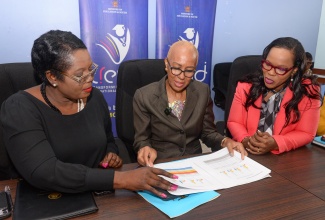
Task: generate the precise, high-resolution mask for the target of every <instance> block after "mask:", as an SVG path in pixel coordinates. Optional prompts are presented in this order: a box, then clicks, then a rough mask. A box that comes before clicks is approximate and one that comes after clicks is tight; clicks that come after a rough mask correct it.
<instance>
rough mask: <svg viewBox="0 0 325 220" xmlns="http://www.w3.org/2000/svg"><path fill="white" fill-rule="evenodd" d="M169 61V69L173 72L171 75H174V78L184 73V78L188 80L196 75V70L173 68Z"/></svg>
mask: <svg viewBox="0 0 325 220" xmlns="http://www.w3.org/2000/svg"><path fill="white" fill-rule="evenodd" d="M166 60H167V63H168V65H169V68H170V70H171V73H172V74H173V75H174V76H178V75H180V74H181V73H184V76H185V77H187V78H192V77H193V75H194V73H195V71H196V70H195V69H186V70H182V69H180V68H177V67H172V66H171V65H170V63H169V60H168V59H166Z"/></svg>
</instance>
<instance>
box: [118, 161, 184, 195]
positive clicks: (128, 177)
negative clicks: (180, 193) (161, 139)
mask: <svg viewBox="0 0 325 220" xmlns="http://www.w3.org/2000/svg"><path fill="white" fill-rule="evenodd" d="M158 175H163V176H166V177H169V178H172V179H177V178H178V177H177V176H176V175H173V174H171V173H168V172H167V171H165V170H162V169H158V168H153V167H141V168H138V169H135V170H129V171H125V172H115V175H114V189H128V190H132V191H138V190H147V191H150V192H152V193H154V194H155V195H157V196H159V197H161V198H166V197H167V195H165V194H164V193H161V192H159V191H158V190H157V189H155V188H157V187H158V188H161V189H164V190H176V189H177V186H176V185H174V184H172V183H170V182H168V181H167V180H165V179H164V178H162V177H160V176H158Z"/></svg>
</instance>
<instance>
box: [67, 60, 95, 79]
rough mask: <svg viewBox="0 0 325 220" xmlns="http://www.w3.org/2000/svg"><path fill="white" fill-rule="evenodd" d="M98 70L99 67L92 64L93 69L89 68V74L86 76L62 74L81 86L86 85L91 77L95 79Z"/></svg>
mask: <svg viewBox="0 0 325 220" xmlns="http://www.w3.org/2000/svg"><path fill="white" fill-rule="evenodd" d="M97 69H98V65H97V64H96V63H92V64H91V67H90V68H89V73H87V74H86V75H82V76H74V75H72V76H70V75H67V74H65V73H63V72H61V74H62V75H64V76H66V77H68V78H70V79H72V80H74V81H76V82H77V83H79V84H85V83H86V82H87V80H88V78H89V77H90V76H91V77H94V75H95V73H96V70H97Z"/></svg>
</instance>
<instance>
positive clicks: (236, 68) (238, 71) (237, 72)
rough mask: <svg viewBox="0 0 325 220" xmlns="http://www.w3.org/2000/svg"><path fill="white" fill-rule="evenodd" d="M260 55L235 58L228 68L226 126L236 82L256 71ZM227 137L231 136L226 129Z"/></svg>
mask: <svg viewBox="0 0 325 220" xmlns="http://www.w3.org/2000/svg"><path fill="white" fill-rule="evenodd" d="M261 60H262V56H261V55H247V56H241V57H238V58H236V59H235V60H234V61H233V63H232V65H231V68H230V74H229V81H228V90H227V96H226V104H225V118H224V121H225V125H226V126H227V120H228V116H229V111H230V107H231V104H232V100H233V99H234V95H235V91H236V86H237V82H238V80H239V79H241V78H242V77H243V76H245V75H247V74H249V73H252V72H255V71H257V70H258V69H259V68H260V66H261ZM226 134H227V136H231V135H230V132H229V131H228V129H227V130H226Z"/></svg>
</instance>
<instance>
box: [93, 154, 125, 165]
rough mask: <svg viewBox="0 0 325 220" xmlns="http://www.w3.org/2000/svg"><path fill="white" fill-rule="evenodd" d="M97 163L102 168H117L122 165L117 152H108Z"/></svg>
mask: <svg viewBox="0 0 325 220" xmlns="http://www.w3.org/2000/svg"><path fill="white" fill-rule="evenodd" d="M99 165H100V166H101V167H103V168H109V167H110V168H119V167H121V166H122V165H123V161H122V159H121V158H120V157H119V156H118V155H117V154H115V153H112V152H109V153H108V154H106V156H105V157H104V159H103V160H102V161H101V162H100V163H99Z"/></svg>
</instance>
